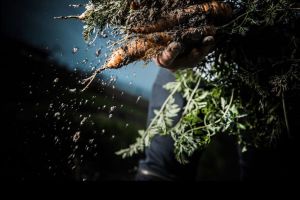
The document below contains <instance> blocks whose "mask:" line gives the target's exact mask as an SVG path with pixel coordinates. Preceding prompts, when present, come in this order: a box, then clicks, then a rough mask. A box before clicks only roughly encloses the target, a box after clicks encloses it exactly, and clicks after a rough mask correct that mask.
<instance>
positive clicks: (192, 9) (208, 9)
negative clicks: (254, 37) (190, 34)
mask: <svg viewBox="0 0 300 200" xmlns="http://www.w3.org/2000/svg"><path fill="white" fill-rule="evenodd" d="M203 14H207V15H209V19H212V20H211V21H214V20H215V21H218V20H220V19H229V18H230V17H231V15H232V8H231V6H230V5H229V4H226V3H222V2H217V1H213V2H208V3H203V4H200V5H192V6H189V7H186V8H183V9H177V10H174V11H172V12H170V13H168V14H167V15H166V16H164V17H163V18H161V19H159V20H158V21H157V22H155V23H152V24H148V25H141V26H136V27H131V28H129V29H128V31H129V32H132V33H142V34H147V33H153V32H161V31H165V30H168V29H170V28H172V27H174V26H177V25H180V24H182V22H183V21H185V20H186V19H187V18H189V17H191V16H193V15H199V16H201V15H203Z"/></svg>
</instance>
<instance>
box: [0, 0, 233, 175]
mask: <svg viewBox="0 0 300 200" xmlns="http://www.w3.org/2000/svg"><path fill="white" fill-rule="evenodd" d="M26 2H30V3H28V4H26V3H25V1H23V3H21V4H19V3H20V2H18V1H7V2H6V3H3V2H1V4H2V5H1V61H2V62H1V68H2V73H1V74H2V76H1V88H2V89H1V114H2V120H1V122H2V123H1V124H2V130H1V135H2V138H1V147H2V149H3V150H2V153H3V156H2V163H3V164H2V165H1V167H3V169H2V170H1V176H2V177H5V178H7V179H10V180H18V181H20V180H76V181H94V180H95V181H104V180H133V178H134V175H135V172H136V166H137V164H138V160H139V159H140V158H142V157H143V155H142V154H140V155H136V156H133V157H132V158H128V159H122V158H121V157H120V156H117V155H115V152H116V151H117V150H120V149H121V148H125V147H127V146H128V145H129V144H131V143H132V142H134V141H135V137H136V136H137V130H139V129H145V128H146V116H147V106H148V102H147V100H145V99H144V98H141V99H140V98H139V97H138V96H135V95H132V94H129V93H127V92H125V91H122V90H120V89H118V88H117V87H115V81H114V80H106V81H102V80H104V78H103V79H101V77H100V78H99V80H97V81H95V82H94V83H93V85H92V86H91V87H90V88H89V89H88V90H87V91H85V92H84V93H81V92H80V88H81V87H82V85H80V84H79V83H78V82H79V81H80V80H82V79H83V78H84V77H86V72H85V71H84V70H76V71H74V70H70V68H69V67H68V66H67V64H66V63H62V62H60V60H59V59H57V56H55V54H57V49H53V48H47V47H46V46H40V45H37V44H36V41H35V40H28V39H26V38H27V36H26V34H28V33H25V32H23V31H24V30H26V29H29V30H32V29H34V32H38V31H39V30H38V27H30V26H28V27H27V26H26V24H24V23H22V19H23V16H22V15H20V14H19V12H18V11H19V10H20V9H22V10H27V11H28V13H30V10H31V9H39V7H34V6H32V5H35V3H36V2H37V1H34V0H32V1H26ZM68 2H69V1H68ZM68 2H66V4H67V3H68ZM48 3H49V2H46V3H45V6H46V5H48ZM28 5H31V6H30V7H26V6H28ZM39 5H40V4H39ZM24 6H25V7H24ZM32 20H37V19H36V18H32ZM49 28H51V26H50V27H49ZM40 34H47V31H41V32H40ZM23 36H24V37H23ZM49 38H51V37H50V36H49ZM145 76H146V74H145ZM78 135H79V137H78V138H76V136H78ZM238 177H239V169H238V163H237V153H236V147H235V145H234V143H233V139H232V138H228V137H226V136H222V135H221V136H218V137H216V138H215V139H214V140H213V141H212V144H211V145H210V146H209V147H208V148H207V149H206V151H205V153H204V155H203V157H202V158H201V159H200V161H199V173H198V175H197V177H196V178H197V180H237V179H238Z"/></svg>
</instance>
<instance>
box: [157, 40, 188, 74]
mask: <svg viewBox="0 0 300 200" xmlns="http://www.w3.org/2000/svg"><path fill="white" fill-rule="evenodd" d="M182 50H183V46H182V45H181V44H180V43H179V42H172V43H170V44H169V45H168V47H167V48H166V49H165V50H164V51H163V52H162V53H161V54H159V55H158V56H157V57H156V58H155V59H154V61H155V62H156V64H158V65H159V66H161V67H165V68H168V66H169V65H171V64H172V63H173V62H174V60H175V59H176V57H177V56H178V55H179V54H180V53H181V52H182Z"/></svg>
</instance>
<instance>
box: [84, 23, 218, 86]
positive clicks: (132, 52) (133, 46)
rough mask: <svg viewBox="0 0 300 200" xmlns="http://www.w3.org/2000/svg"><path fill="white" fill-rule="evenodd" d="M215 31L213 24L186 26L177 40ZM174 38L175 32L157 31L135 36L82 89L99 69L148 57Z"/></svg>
mask: <svg viewBox="0 0 300 200" xmlns="http://www.w3.org/2000/svg"><path fill="white" fill-rule="evenodd" d="M215 33H216V29H215V27H214V26H204V27H202V28H188V29H184V30H182V31H181V38H179V40H182V41H195V40H200V39H201V38H203V37H205V36H213V35H215ZM175 39H176V32H158V33H151V34H146V35H140V36H137V38H135V39H133V40H131V41H130V42H128V43H127V44H126V45H123V46H121V47H119V48H117V49H116V50H114V52H113V53H112V55H111V56H110V58H109V59H108V60H107V61H106V63H105V64H104V66H103V67H101V68H98V69H97V70H96V71H95V72H94V74H93V75H92V76H91V77H89V78H87V79H85V80H84V81H83V84H85V83H87V85H86V87H85V88H84V89H83V91H84V90H85V89H87V87H88V86H89V85H90V84H91V82H92V81H93V80H94V79H95V77H96V75H97V74H98V73H100V72H101V71H104V70H106V69H117V68H120V67H122V66H125V65H128V64H129V63H132V62H134V61H137V60H141V59H144V60H146V59H149V58H151V57H152V56H153V54H158V53H159V52H161V51H162V50H163V49H164V48H165V47H166V46H167V45H168V44H169V43H171V42H173V41H175Z"/></svg>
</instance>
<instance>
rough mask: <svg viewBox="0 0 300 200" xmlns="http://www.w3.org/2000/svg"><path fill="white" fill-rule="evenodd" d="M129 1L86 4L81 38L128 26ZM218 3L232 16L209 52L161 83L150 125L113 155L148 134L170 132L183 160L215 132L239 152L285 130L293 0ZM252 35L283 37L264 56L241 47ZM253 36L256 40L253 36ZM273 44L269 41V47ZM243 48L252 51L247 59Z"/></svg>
mask: <svg viewBox="0 0 300 200" xmlns="http://www.w3.org/2000/svg"><path fill="white" fill-rule="evenodd" d="M199 1H200V0H198V2H199ZM130 2H131V1H121V0H114V1H111V0H97V1H96V0H95V1H91V2H90V3H88V4H87V6H86V8H87V11H86V17H85V19H84V20H83V21H84V22H85V26H84V38H85V39H86V40H90V37H91V35H92V34H93V33H94V32H95V29H97V30H98V31H102V30H104V29H105V26H106V25H109V26H110V28H111V29H114V28H116V29H118V30H119V31H120V32H119V33H121V32H122V29H126V26H127V25H128V24H127V22H128V20H127V19H126V17H127V16H128V13H130V12H134V11H131V10H130V9H129V4H130ZM141 2H145V1H143V0H141ZM170 2H173V3H174V2H178V4H179V3H180V1H178V0H173V1H171V0H152V1H149V0H148V1H147V2H145V4H146V5H148V4H149V5H152V7H151V6H150V7H151V8H155V6H156V5H169V4H170V5H173V4H171V3H170ZM189 2H190V1H189ZM192 2H197V0H194V1H192ZM225 2H229V3H231V4H232V5H233V7H234V8H235V10H236V11H237V13H235V17H234V18H233V19H232V20H231V21H230V22H228V23H227V24H224V25H222V26H219V27H217V29H218V31H217V35H218V36H219V37H218V38H219V41H217V42H218V43H217V45H216V47H215V50H214V52H212V53H211V54H210V55H209V56H207V57H206V59H205V60H204V61H203V62H202V63H200V64H199V65H198V67H196V68H193V69H183V70H179V71H177V72H176V81H175V82H171V83H168V84H166V85H165V89H166V90H168V91H170V96H169V97H168V98H167V99H166V101H165V103H164V104H163V106H162V107H161V108H160V110H157V111H155V114H156V116H155V118H154V119H153V120H152V122H151V124H150V125H149V126H148V128H147V129H146V130H141V131H139V134H140V136H139V137H138V138H137V140H136V143H134V144H132V145H131V146H130V147H129V148H128V149H123V150H121V151H119V152H118V154H121V155H123V156H124V157H126V156H131V155H133V154H135V153H138V152H141V151H143V150H144V148H145V147H147V146H149V145H150V143H151V139H152V138H153V137H154V136H155V135H156V134H162V135H170V136H172V138H173V139H174V141H175V155H176V158H177V159H178V161H180V162H181V163H187V162H188V158H189V156H191V155H192V154H193V153H194V152H195V151H196V150H199V149H201V148H204V147H205V146H206V145H207V144H209V143H210V141H211V138H212V137H213V136H214V135H216V134H233V135H235V136H236V138H237V139H238V142H239V144H240V145H242V147H243V151H246V150H247V147H248V146H255V147H260V146H265V145H273V144H275V143H276V139H277V138H278V137H280V135H281V134H282V133H287V134H290V127H289V116H288V112H287V110H288V109H287V107H288V105H286V97H285V95H286V94H292V93H294V94H295V93H299V88H300V87H299V80H300V72H299V61H300V58H299V49H298V47H299V32H297V31H295V30H296V27H297V25H298V26H299V19H298V18H299V11H300V8H299V3H297V1H294V0H227V1H225ZM175 4H176V3H175ZM175 4H174V5H175ZM154 10H155V9H154ZM136 12H138V11H136ZM145 12H146V11H145ZM153 12H154V11H153ZM154 14H155V12H154ZM149 16H150V15H149ZM154 18H155V17H154ZM297 20H298V21H297ZM253 32H254V33H268V34H270V37H271V36H272V34H273V33H274V34H276V33H277V32H279V33H277V34H278V35H282V37H284V38H285V40H284V44H278V46H277V49H276V52H277V53H275V54H272V53H274V52H275V50H273V51H270V52H271V53H270V55H268V54H267V53H268V52H264V53H265V54H262V55H261V56H255V55H256V54H255V52H256V51H259V49H255V48H253V49H250V50H249V49H247V46H245V45H244V46H243V42H244V43H245V40H244V38H247V37H248V35H251V34H253ZM253 37H256V38H257V39H259V37H260V35H259V34H258V35H257V36H255V35H254V36H253ZM249 40H250V39H249ZM278 41H279V39H278ZM278 41H277V40H276V39H275V40H274V44H275V43H276V42H277V43H278ZM262 42H264V41H262ZM277 43H276V44H277ZM266 45H270V44H266ZM244 51H245V52H246V51H252V53H253V56H252V57H251V52H250V53H249V52H248V53H244ZM267 51H269V50H267ZM249 55H250V56H249ZM187 67H188V66H187ZM176 93H180V94H182V95H183V97H184V99H185V100H186V102H187V103H186V105H185V107H184V108H183V110H181V109H180V108H179V107H178V105H176V104H175V99H174V95H175V94H176ZM177 115H181V118H180V120H179V121H178V122H177V123H176V124H175V125H174V124H173V118H174V117H175V116H177ZM244 138H247V139H246V140H245V139H244Z"/></svg>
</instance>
